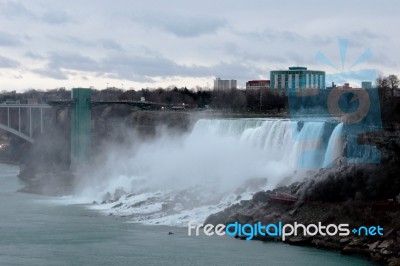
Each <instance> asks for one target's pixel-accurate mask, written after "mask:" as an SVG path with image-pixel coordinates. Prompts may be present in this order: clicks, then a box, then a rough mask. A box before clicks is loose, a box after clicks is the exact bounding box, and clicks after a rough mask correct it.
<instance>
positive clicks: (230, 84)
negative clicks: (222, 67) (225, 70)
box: [214, 78, 237, 90]
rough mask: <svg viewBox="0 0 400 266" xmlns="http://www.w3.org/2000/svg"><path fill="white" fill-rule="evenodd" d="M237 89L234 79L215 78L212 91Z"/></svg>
mask: <svg viewBox="0 0 400 266" xmlns="http://www.w3.org/2000/svg"><path fill="white" fill-rule="evenodd" d="M230 89H237V81H236V80H234V79H231V80H223V79H220V78H217V79H215V80H214V90H230Z"/></svg>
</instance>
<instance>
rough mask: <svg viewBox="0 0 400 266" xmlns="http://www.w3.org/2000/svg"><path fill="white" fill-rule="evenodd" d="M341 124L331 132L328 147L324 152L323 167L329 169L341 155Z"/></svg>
mask: <svg viewBox="0 0 400 266" xmlns="http://www.w3.org/2000/svg"><path fill="white" fill-rule="evenodd" d="M343 142H344V140H343V123H340V124H339V125H337V126H336V127H335V129H334V130H333V132H332V134H331V136H330V138H329V142H328V146H327V148H326V151H325V157H324V163H323V166H324V167H329V166H331V164H332V163H333V162H334V161H335V160H336V159H337V158H339V157H340V156H342V155H343V145H344V144H343Z"/></svg>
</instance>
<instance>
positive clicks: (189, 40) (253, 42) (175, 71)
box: [0, 0, 400, 91]
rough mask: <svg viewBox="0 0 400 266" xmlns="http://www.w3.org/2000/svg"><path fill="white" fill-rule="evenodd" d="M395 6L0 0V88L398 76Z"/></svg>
mask: <svg viewBox="0 0 400 266" xmlns="http://www.w3.org/2000/svg"><path fill="white" fill-rule="evenodd" d="M399 12H400V1H396V0H383V1H372V0H370V1H366V0H363V1H362V0H360V1H349V0H347V1H337V0H335V1H322V0H312V1H298V0H290V1H276V0H275V1H266V0H247V1H234V0H223V1H219V0H202V1H188V0H185V1H183V0H182V1H181V0H169V1H152V0H146V1H123V0H113V1H100V0H84V1H83V0H80V1H77V0H68V1H67V0H58V1H55V0H35V1H5V0H0V23H1V24H0V25H1V27H0V86H1V87H0V90H17V91H21V90H24V89H28V88H35V89H51V88H56V87H66V88H71V87H89V86H93V87H95V88H97V89H103V88H105V87H106V86H107V84H108V86H110V87H111V86H115V87H123V88H124V89H129V88H135V89H141V88H146V87H159V86H162V87H167V86H171V85H175V86H178V87H181V86H187V87H195V86H196V85H199V86H204V87H206V86H207V85H208V86H210V87H212V81H213V79H214V78H215V77H221V78H223V79H237V80H238V83H239V86H244V85H245V81H246V80H251V79H269V71H270V70H274V69H286V68H287V67H289V66H307V67H309V68H311V69H321V70H325V71H326V72H327V74H330V76H328V77H327V82H330V81H331V80H330V79H332V77H334V75H338V73H341V72H349V71H353V72H352V73H357V71H360V70H364V69H375V70H378V71H379V72H380V73H383V74H389V73H394V74H400V65H399V59H398V58H399V57H398V55H399V51H398V49H399V48H400V35H399V30H398V29H399V24H400V18H399ZM339 39H347V41H348V48H347V53H346V61H345V64H344V66H342V64H341V54H340V49H339V44H338V40H339ZM367 49H370V51H371V52H372V56H370V57H369V58H368V59H367V60H365V61H364V62H362V63H360V64H358V65H356V66H354V67H353V68H350V67H351V66H352V65H353V63H355V61H357V59H358V58H359V56H361V55H362V54H363V53H364V52H366V51H367ZM318 52H321V53H323V54H324V55H325V56H326V57H327V58H329V60H330V61H331V62H332V63H333V64H334V65H335V67H332V66H329V65H327V64H326V63H325V64H324V63H323V62H321V61H320V60H317V58H316V54H317V53H318ZM350 76H351V75H350ZM346 77H348V78H349V79H351V77H349V76H346ZM361 79H365V78H364V77H361Z"/></svg>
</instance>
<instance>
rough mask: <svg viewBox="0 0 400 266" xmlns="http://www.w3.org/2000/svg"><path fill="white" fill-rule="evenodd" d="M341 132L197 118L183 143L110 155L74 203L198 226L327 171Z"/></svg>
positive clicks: (310, 125)
mask: <svg viewBox="0 0 400 266" xmlns="http://www.w3.org/2000/svg"><path fill="white" fill-rule="evenodd" d="M341 128H342V125H336V124H333V123H332V122H330V121H325V120H320V121H318V120H313V121H308V120H303V121H301V120H289V119H255V118H251V119H202V120H199V121H197V122H196V124H195V125H194V127H193V129H192V130H191V131H190V132H188V133H187V134H184V135H182V136H176V135H172V136H171V135H168V134H166V135H163V136H162V137H159V138H157V139H155V140H153V141H146V142H142V143H136V145H135V146H134V148H131V149H130V148H129V145H126V147H127V148H126V150H121V148H118V149H112V148H110V149H108V154H107V160H105V161H102V164H101V165H99V166H97V167H96V169H94V170H93V171H94V172H93V176H90V177H87V178H86V179H85V178H82V179H81V180H79V182H80V184H78V187H79V191H77V197H78V198H79V197H80V199H85V200H86V202H92V201H97V202H102V201H105V202H107V203H105V204H99V205H95V206H93V208H98V209H102V210H105V211H106V212H107V213H113V214H115V215H131V216H132V217H134V218H133V219H134V220H136V221H145V222H146V223H157V224H168V225H172V224H174V225H180V224H185V223H186V222H188V221H189V220H197V221H199V222H202V221H203V220H204V219H205V217H207V216H208V215H209V214H210V213H213V212H217V211H219V210H222V209H224V208H226V207H228V206H230V205H232V204H234V203H237V202H240V201H241V200H245V199H249V198H251V197H252V194H253V193H255V192H257V191H260V190H266V189H273V188H275V187H277V186H279V185H288V184H290V183H292V182H294V181H300V180H302V178H304V177H305V176H308V173H307V172H306V171H310V169H318V168H321V167H324V166H326V165H328V164H329V163H330V162H331V161H332V160H333V159H334V158H336V157H337V156H338V155H339V153H340V150H341V149H342V146H341V144H340V142H339V140H340V138H339V137H340V135H341V130H342V129H341ZM113 199H114V200H113ZM115 200H116V201H115Z"/></svg>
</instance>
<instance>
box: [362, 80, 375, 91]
mask: <svg viewBox="0 0 400 266" xmlns="http://www.w3.org/2000/svg"><path fill="white" fill-rule="evenodd" d="M361 88H363V89H366V90H369V89H372V82H371V81H363V82H361Z"/></svg>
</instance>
